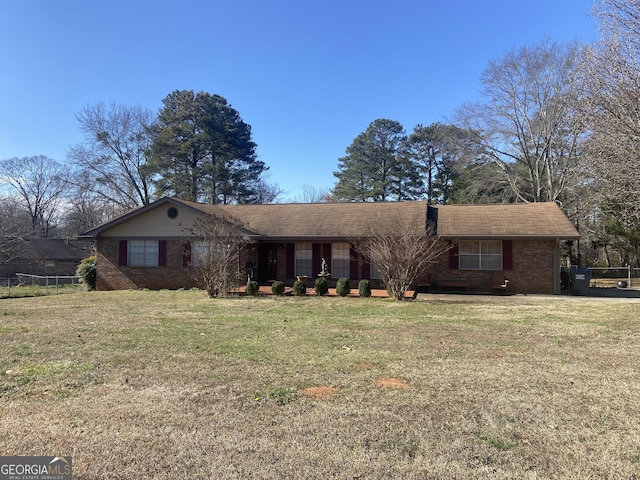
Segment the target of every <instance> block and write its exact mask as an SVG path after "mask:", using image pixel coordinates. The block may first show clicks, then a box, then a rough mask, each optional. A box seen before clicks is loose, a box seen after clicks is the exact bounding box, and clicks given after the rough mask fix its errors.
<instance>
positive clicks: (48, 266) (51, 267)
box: [44, 260, 56, 273]
mask: <svg viewBox="0 0 640 480" xmlns="http://www.w3.org/2000/svg"><path fill="white" fill-rule="evenodd" d="M44 272H45V273H55V272H56V261H55V260H45V261H44Z"/></svg>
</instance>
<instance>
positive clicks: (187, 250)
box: [182, 240, 191, 267]
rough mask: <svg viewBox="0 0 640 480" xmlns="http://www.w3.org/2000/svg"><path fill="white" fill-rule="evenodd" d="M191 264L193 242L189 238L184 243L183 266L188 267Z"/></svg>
mask: <svg viewBox="0 0 640 480" xmlns="http://www.w3.org/2000/svg"><path fill="white" fill-rule="evenodd" d="M190 265H191V242H190V241H189V240H187V241H186V242H184V243H183V244H182V266H183V267H188V266H190Z"/></svg>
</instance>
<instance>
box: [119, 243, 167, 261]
mask: <svg viewBox="0 0 640 480" xmlns="http://www.w3.org/2000/svg"><path fill="white" fill-rule="evenodd" d="M136 245H138V246H139V245H142V262H138V261H132V260H134V259H135V258H136V256H135V255H136V254H134V255H132V252H131V247H132V246H136ZM159 251H160V242H159V241H158V240H129V241H128V242H127V265H128V266H130V267H157V266H158V264H159V262H158V254H159Z"/></svg>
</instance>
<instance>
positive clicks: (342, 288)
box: [336, 278, 351, 297]
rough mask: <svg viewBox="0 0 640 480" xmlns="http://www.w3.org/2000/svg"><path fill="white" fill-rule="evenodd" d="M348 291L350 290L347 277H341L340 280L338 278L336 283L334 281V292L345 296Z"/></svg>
mask: <svg viewBox="0 0 640 480" xmlns="http://www.w3.org/2000/svg"><path fill="white" fill-rule="evenodd" d="M349 292H351V287H350V286H349V279H348V278H341V279H340V280H338V283H336V293H337V294H338V295H340V296H341V297H346V296H347V295H349Z"/></svg>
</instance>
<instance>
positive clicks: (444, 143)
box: [405, 123, 480, 204]
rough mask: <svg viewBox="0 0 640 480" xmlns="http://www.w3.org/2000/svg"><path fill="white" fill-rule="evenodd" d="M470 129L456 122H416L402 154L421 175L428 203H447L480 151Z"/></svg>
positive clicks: (422, 190) (423, 194)
mask: <svg viewBox="0 0 640 480" xmlns="http://www.w3.org/2000/svg"><path fill="white" fill-rule="evenodd" d="M474 138H475V136H474V134H473V132H470V131H467V130H463V129H461V128H459V127H456V126H455V125H443V124H441V123H433V124H431V125H429V126H426V127H425V126H423V125H417V126H416V127H415V128H414V129H413V133H412V134H411V135H409V137H408V138H407V141H406V143H405V155H406V156H407V157H408V158H409V160H410V161H411V163H412V165H413V168H414V169H415V170H416V171H417V172H418V174H419V176H420V191H421V194H422V196H424V197H425V198H426V199H427V201H428V202H429V203H434V204H438V203H439V204H446V203H447V202H448V201H449V200H450V197H451V194H452V189H453V186H454V183H455V182H456V181H457V180H458V178H459V177H460V175H461V174H462V172H463V170H464V168H465V166H466V165H468V164H469V162H471V161H472V160H473V159H477V158H478V156H479V155H480V153H479V151H478V147H477V140H475V139H474Z"/></svg>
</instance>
